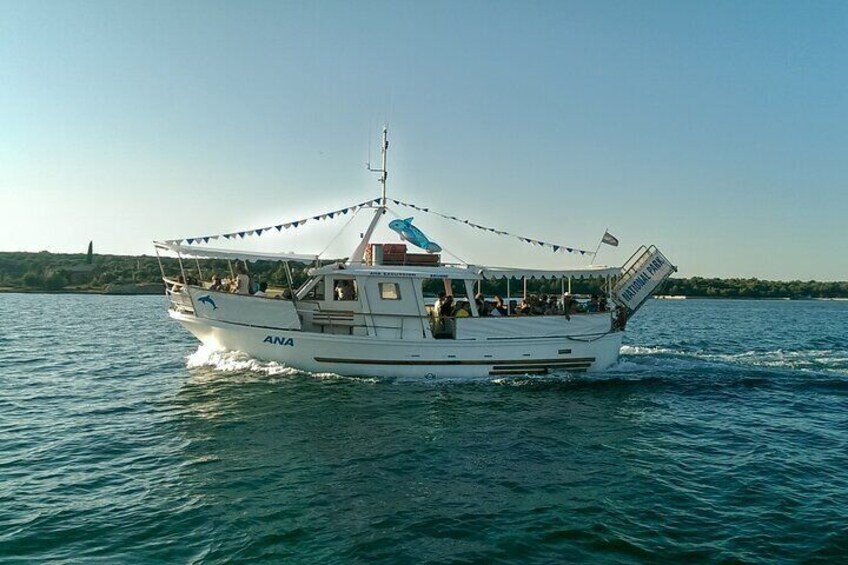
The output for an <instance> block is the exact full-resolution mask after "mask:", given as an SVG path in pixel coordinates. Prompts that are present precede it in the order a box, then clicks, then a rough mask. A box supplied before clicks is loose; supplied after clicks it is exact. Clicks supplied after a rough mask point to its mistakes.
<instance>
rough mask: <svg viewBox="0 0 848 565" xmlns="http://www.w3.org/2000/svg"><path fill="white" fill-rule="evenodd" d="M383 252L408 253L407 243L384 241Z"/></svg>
mask: <svg viewBox="0 0 848 565" xmlns="http://www.w3.org/2000/svg"><path fill="white" fill-rule="evenodd" d="M383 253H391V254H394V253H400V254H405V253H406V244H405V243H384V244H383Z"/></svg>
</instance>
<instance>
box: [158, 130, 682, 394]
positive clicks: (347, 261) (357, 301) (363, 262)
mask: <svg viewBox="0 0 848 565" xmlns="http://www.w3.org/2000/svg"><path fill="white" fill-rule="evenodd" d="M387 151H388V133H387V130H386V129H385V128H384V129H383V136H382V165H381V167H380V168H372V167H371V166H370V165H369V169H370V170H371V171H374V172H377V173H379V175H380V177H379V181H380V184H381V186H382V192H381V195H380V196H379V197H377V198H373V199H371V200H369V201H366V202H362V203H359V204H357V205H354V206H352V207H349V208H345V209H342V210H337V211H333V212H328V213H325V214H319V215H318V216H315V217H313V219H316V220H318V219H326V218H328V217H329V218H332V217H334V215H335V214H339V215H342V214H347V213H349V212H350V211H354V210H355V211H357V212H358V211H362V210H365V211H366V212H370V213H371V214H372V218H371V220H370V223H369V225H368V228H367V230H366V231H365V232H364V233H363V234H361V239H360V241H358V242H357V245H356V246H355V248H354V249H353V251H352V252H351V253H350V255H349V257H346V258H344V259H341V260H332V261H322V260H321V257H319V254H315V253H294V252H291V253H263V252H257V251H245V250H234V249H227V248H213V247H210V246H209V243H210V242H211V241H215V240H218V239H221V238H223V239H227V240H237V241H238V240H241V239H244V238H245V237H247V236H258V235H262V234H263V233H267V232H272V231H273V230H274V229H275V228H276V231H281V230H282V229H289V228H292V227H297V226H298V225H300V224H301V223H303V222H305V221H307V220H306V219H304V220H300V221H293V222H288V223H286V224H280V225H276V226H267V227H264V228H256V229H252V230H246V231H242V232H233V233H229V234H218V235H212V236H201V237H191V238H186V239H177V240H160V241H156V242H154V244H155V248H156V253H157V257H158V258H159V261H160V267H161V269H162V279H163V282H164V284H165V292H166V295H167V297H168V314H169V316H170V318H171V319H173V320H174V321H176V322H178V323H180V324H181V325H182V326H183V327H185V328H186V329H187V330H188V331H189V332H191V333H192V334H193V335H194V336H195V337H196V338H197V339H198V340H199V341H200V342H202V343H203V344H204V345H206V346H209V347H211V348H214V349H216V350H225V351H240V352H244V353H246V354H248V355H250V356H252V357H254V358H257V359H263V360H268V361H275V362H279V363H282V364H284V365H286V366H289V367H292V368H296V369H299V370H302V371H308V372H313V373H335V374H339V375H347V376H377V377H413V378H427V377H464V378H478V377H498V376H501V375H544V374H547V373H550V372H554V371H556V372H561V371H566V372H584V371H603V370H606V369H608V368H609V367H611V366H613V365H614V364H615V363H617V361H618V358H619V350H620V348H621V344H622V337H623V335H624V332H625V329H626V325H627V321H628V320H629V319H630V318H631V317H632V316H633V315H634V314H635V313H636V312H637V311H638V310H639V308H640V307H641V306H642V305H643V304H644V303H645V301H646V300H647V299H648V298H649V297H650V296H651V293H652V292H653V291H654V290H655V289H657V288H658V287H659V285H660V284H662V282H663V281H665V279H666V278H668V277H669V276H670V275H671V274H672V273H673V272H675V271H676V270H677V269H676V267H675V266H674V265H672V264H671V262H669V260H668V259H667V258H666V257H665V256H664V255H663V254H662V253H661V252H660V251H659V249H657V247H656V246H654V245H650V246H641V247H640V248H639V249H637V250H636V252H635V253H634V254H633V255H632V256H631V258H630V259H629V260H628V261H627V262H626V263H625V264H624V265H623V266H621V267H610V266H597V265H589V266H583V267H575V268H567V269H539V268H522V267H514V268H513V267H492V266H480V265H474V264H467V263H449V262H447V261H444V260H443V259H442V257H441V255H440V254H439V253H438V251H441V247H440V246H439V245H438V244H436V243H434V242H433V241H431V240H430V239H429V238H428V237H427V236H426V235H424V233H423V232H421V230H419V229H417V227H416V226H414V224H413V223H412V221H411V218H406V219H403V220H402V221H400V222H399V221H398V220H394V221H393V222H391V223H390V225H389V227H390V228H391V229H392V230H394V231H395V232H396V233H397V234H398V236H399V237H400V239H401V243H398V242H396V241H395V242H375V241H372V239H373V238H374V233H375V229H376V228H377V226H378V225H380V224H382V223H384V222H386V219H387V211H389V210H390V209H391V208H392V206H391V205H395V206H398V205H400V206H408V207H411V208H414V209H415V210H418V211H419V212H422V213H430V212H432V209H430V208H429V207H425V206H418V205H415V204H409V203H407V202H404V201H400V200H397V199H394V198H387V195H386V188H387V187H386V184H387V183H386V178H387V175H388V170H387V164H386V163H387ZM439 215H441V216H442V217H443V218H448V219H452V220H456V221H460V222H461V223H465V224H467V225H469V226H470V227H471V228H473V229H482V230H485V231H488V232H492V233H494V234H495V235H507V236H512V235H514V234H511V233H509V232H506V231H503V230H498V229H495V228H490V227H486V226H482V225H479V224H476V223H473V222H470V221H469V220H462V219H460V218H456V217H454V216H450V215H446V214H439ZM607 236H609V238H612V239H613V240H615V238H614V237H612V236H611V235H610V234H608V232H607V233H606V234H605V238H606V237H607ZM516 237H518V239H519V240H521V241H522V242H524V243H529V244H531V245H534V246H539V245H541V246H549V247H550V248H552V249H553V251H555V252H563V251H567V252H577V251H579V252H580V253H581V254H586V253H591V252H587V251H585V250H578V249H576V248H572V247H565V246H561V245H555V244H549V243H547V242H544V241H539V240H535V239H532V238H526V237H523V236H516ZM614 243H615V245H617V244H618V241H617V240H615V241H614ZM407 244H409V246H408V245H407ZM410 246H411V247H419V248H420V251H422V252H421V253H413V252H411V251H410ZM599 247H600V243H599ZM594 253H595V254H597V249H596V250H595V252H594ZM164 256H176V258H177V259H178V260H179V270H180V274H179V277H178V278H175V277H174V276H173V275H170V274H168V273H166V269H165V262H163V257H164ZM189 259H192V260H196V261H195V262H194V263H195V264H196V266H197V270H198V271H200V260H201V259H219V260H227V261H228V262H230V268H231V273H232V278H233V281H234V283H235V284H236V285H239V284H241V283H240V282H239V280H240V279H239V276H238V275H236V271H235V269H233V267H232V265H233V263H235V264H236V265H237V266H238V267H239V268H240V269H244V270H245V271H246V270H247V268H248V266H249V264H250V263H251V262H254V261H260V260H261V261H278V262H280V264H281V265H282V266H283V267H284V268H285V272H286V280H287V284H288V287H287V288H285V289H283V290H282V291H280V290H279V289H277V290H276V291H274V290H271V291H268V292H267V293H266V292H262V293H260V296H257V295H255V294H250V291H249V290H248V291H245V290H244V287H246V286H247V283H246V282H245V285H242V289H241V290H240V291H238V292H230V291H229V290H228V289H227V288H220V287H219V286H218V285H217V284H214V285H213V284H210V283H209V282H206V281H203V276H202V272H200V273H199V275H200V276H199V277H193V276H192V275H191V265H192V263H191V262H189V261H188V260H189ZM292 263H301V264H308V265H311V266H312V267H311V268H310V269H309V270H308V276H307V277H306V280H305V282H303V283H302V284H295V282H294V280H293V277H292V269H291V264H292ZM242 278H244V279H246V278H247V275H246V274H245V273H244V272H242ZM581 279H593V280H594V281H595V282H596V283H597V287H598V288H602V289H603V292H602V294H603V296H600V297H592V299H591V300H590V302H588V303H587V302H586V299H585V297H584V298H583V299H580V298H579V297H573V296H572V295H571V294H570V293H569V290H570V289H571V285H572V282H573V281H575V280H581ZM504 280H505V281H506V287H507V292H506V295H507V296H506V300H505V301H504V300H502V301H501V302H499V303H497V304H493V303H491V302H488V301H487V300H486V299H485V298H483V299H481V297H480V290H481V285H485V284H490V283H492V282H493V281H504ZM540 280H544V281H546V282H548V284H549V285H550V284H551V281H559V286H560V290H561V291H562V292H559V293H557V295H556V296H552V297H549V298H548V300H547V301H546V302H545V303H544V304H541V305H540V304H539V303H540V299H539V298H538V297H537V298H536V300H535V304H534V303H533V296H530V295H528V294H527V283H528V281H540ZM511 285H515V286H518V290H519V292H518V296H513V295H512V292H511V290H510V289H511V288H515V286H511ZM434 286H435V287H436V288H437V289H440V290H441V289H443V290H441V292H439V297H438V298H437V299H435V300H434V299H433V298H434V297H427V295H426V294H425V289H431V290H432V289H433V287H434ZM519 297H520V298H521V303H520V304H519V302H518V298H519ZM451 299H452V300H454V301H455V302H456V303H459V302H462V303H463V304H462V309H461V311H460V310H458V309H455V308H454V307H456V306H458V304H453V305H451V304H450V301H451ZM581 303H582V305H581ZM534 309H535V310H534Z"/></svg>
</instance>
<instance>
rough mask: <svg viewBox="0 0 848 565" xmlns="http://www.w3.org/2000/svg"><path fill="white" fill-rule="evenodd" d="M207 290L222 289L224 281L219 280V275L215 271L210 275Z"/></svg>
mask: <svg viewBox="0 0 848 565" xmlns="http://www.w3.org/2000/svg"><path fill="white" fill-rule="evenodd" d="M209 290H217V291H221V290H224V283H223V282H222V281H221V276H220V275H218V274H217V273H216V274H214V275H212V284H210V285H209Z"/></svg>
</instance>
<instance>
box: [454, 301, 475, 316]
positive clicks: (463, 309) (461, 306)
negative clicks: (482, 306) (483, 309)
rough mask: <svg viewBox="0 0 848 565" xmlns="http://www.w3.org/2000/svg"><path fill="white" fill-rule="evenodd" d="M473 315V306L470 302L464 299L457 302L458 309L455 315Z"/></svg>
mask: <svg viewBox="0 0 848 565" xmlns="http://www.w3.org/2000/svg"><path fill="white" fill-rule="evenodd" d="M470 315H471V308H470V307H469V306H468V302H466V301H464V300H463V301H462V302H457V303H456V311H455V312H454V316H455V317H457V318H467V317H469V316H470Z"/></svg>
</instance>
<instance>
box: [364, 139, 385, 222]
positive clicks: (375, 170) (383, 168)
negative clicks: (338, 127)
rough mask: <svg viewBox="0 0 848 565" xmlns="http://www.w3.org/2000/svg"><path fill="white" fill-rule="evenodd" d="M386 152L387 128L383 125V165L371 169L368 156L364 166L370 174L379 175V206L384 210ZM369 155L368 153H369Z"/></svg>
mask: <svg viewBox="0 0 848 565" xmlns="http://www.w3.org/2000/svg"><path fill="white" fill-rule="evenodd" d="M388 152H389V126H388V125H384V126H383V148H382V150H381V153H382V156H383V165H382V166H381V167H380V168H379V169H375V168H373V167H371V161H370V159H371V157H370V155H369V157H368V159H369V161H368V163H366V166H367V167H368V170H369V171H371V172H372V173H380V184H381V185H382V186H383V195H382V200H381V202H380V205H381V206H382V207H384V208H385V206H386V179H387V178H388V176H389V171H388V169H386V157H387V154H388ZM369 153H370V151H369Z"/></svg>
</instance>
